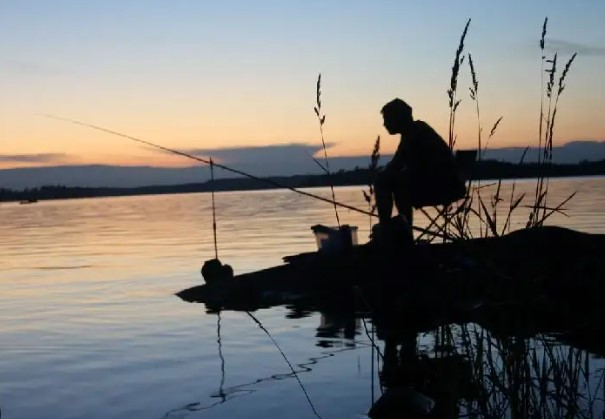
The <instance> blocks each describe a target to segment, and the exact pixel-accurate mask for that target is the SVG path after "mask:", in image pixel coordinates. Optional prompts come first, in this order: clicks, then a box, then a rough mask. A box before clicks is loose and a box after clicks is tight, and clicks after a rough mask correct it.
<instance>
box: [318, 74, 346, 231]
mask: <svg viewBox="0 0 605 419" xmlns="http://www.w3.org/2000/svg"><path fill="white" fill-rule="evenodd" d="M315 97H316V100H315V107H314V108H313V110H314V111H315V115H317V121H318V122H319V133H320V135H321V145H322V146H323V150H324V158H325V162H326V165H325V170H326V172H327V175H328V181H329V184H330V191H331V192H332V202H336V194H335V193H334V182H333V179H332V172H331V170H330V160H329V159H328V150H327V147H326V141H325V139H324V130H323V126H324V124H325V122H326V115H324V114H323V112H322V110H321V73H320V74H319V76H318V77H317V87H316V96H315ZM320 167H321V165H320ZM334 213H335V214H336V224H337V225H338V228H340V217H339V216H338V207H337V206H336V204H334Z"/></svg>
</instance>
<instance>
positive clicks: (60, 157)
mask: <svg viewBox="0 0 605 419" xmlns="http://www.w3.org/2000/svg"><path fill="white" fill-rule="evenodd" d="M66 157H67V154H64V153H37V154H0V162H2V163H61V162H64V161H65V158H66Z"/></svg>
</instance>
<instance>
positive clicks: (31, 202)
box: [19, 199, 38, 205]
mask: <svg viewBox="0 0 605 419" xmlns="http://www.w3.org/2000/svg"><path fill="white" fill-rule="evenodd" d="M36 202H38V200H37V199H24V200H22V201H19V203H20V204H21V205H27V204H35V203H36Z"/></svg>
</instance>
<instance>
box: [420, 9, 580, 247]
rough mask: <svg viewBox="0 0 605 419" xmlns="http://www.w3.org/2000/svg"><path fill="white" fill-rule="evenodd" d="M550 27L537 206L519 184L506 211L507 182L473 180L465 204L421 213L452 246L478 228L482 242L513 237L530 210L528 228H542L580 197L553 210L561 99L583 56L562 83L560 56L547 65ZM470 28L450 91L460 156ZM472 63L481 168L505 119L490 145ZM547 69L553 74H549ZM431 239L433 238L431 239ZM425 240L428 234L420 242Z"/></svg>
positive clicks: (451, 137) (451, 133)
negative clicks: (518, 214) (522, 212)
mask: <svg viewBox="0 0 605 419" xmlns="http://www.w3.org/2000/svg"><path fill="white" fill-rule="evenodd" d="M547 22H548V18H546V19H545V20H544V24H543V26H542V36H541V39H540V49H541V52H542V66H541V86H542V93H541V103H540V121H539V126H538V131H539V136H538V148H539V156H538V163H539V167H540V168H541V171H540V173H541V174H540V177H539V178H538V180H537V182H536V186H535V193H534V199H533V202H532V203H530V204H529V205H523V206H522V205H521V204H522V203H523V201H524V199H525V198H526V196H525V194H520V193H517V192H516V181H513V184H512V187H511V192H510V196H509V197H508V206H507V207H504V208H501V203H503V202H505V201H506V200H507V199H506V198H505V197H504V196H503V193H502V180H501V179H500V180H497V181H495V182H492V183H489V184H482V182H481V181H480V180H473V179H472V178H471V179H469V180H468V183H467V193H466V195H465V197H464V199H463V200H462V201H460V202H458V203H456V204H453V205H450V206H448V207H446V208H444V209H443V210H441V211H439V210H438V211H437V215H436V216H431V215H429V214H428V212H427V211H426V210H424V209H421V211H422V212H423V213H424V215H425V216H426V217H427V218H428V219H429V220H430V224H429V227H428V230H430V231H431V232H433V233H437V234H440V235H441V236H445V237H446V239H447V240H458V239H468V238H473V231H472V229H471V226H476V225H478V230H479V235H480V236H481V237H488V236H500V235H503V234H505V233H506V232H507V231H510V228H511V215H512V214H513V212H515V211H516V210H517V209H518V208H520V207H524V208H529V209H530V214H529V219H528V221H527V223H526V227H527V228H529V227H538V226H542V225H543V224H544V221H545V220H546V219H548V217H550V216H551V215H553V214H554V213H557V212H563V205H565V204H566V203H567V202H568V201H569V200H570V199H571V198H572V197H573V196H574V195H575V194H571V195H570V196H569V197H567V198H566V199H565V200H563V201H562V202H561V203H559V204H557V205H555V206H549V205H547V195H548V186H549V174H550V168H551V164H552V149H553V139H554V127H555V120H556V116H557V107H558V104H559V99H560V97H561V94H562V93H563V91H564V90H565V86H566V85H565V80H566V77H567V75H568V73H569V70H570V68H571V65H572V63H573V62H574V60H575V58H576V55H577V54H573V55H572V56H571V58H570V59H569V60H568V61H567V63H566V64H565V66H564V68H563V71H562V72H561V73H560V75H559V76H558V79H557V74H558V73H557V59H558V54H557V53H555V54H554V55H553V56H552V58H550V59H547V57H546V55H545V36H546V27H547ZM469 25H470V19H469V20H468V21H467V22H466V25H465V27H464V30H463V32H462V36H461V37H460V40H459V44H458V48H457V50H456V55H455V58H454V64H453V66H452V74H451V78H450V86H449V89H448V90H447V94H448V105H449V111H450V112H449V130H448V145H449V146H450V149H451V150H452V152H454V149H455V146H456V140H457V135H456V132H455V128H456V113H457V111H458V108H459V106H460V103H461V99H460V98H459V96H458V86H459V83H458V81H459V76H460V70H461V68H462V65H463V63H464V59H465V56H466V55H465V53H464V44H465V40H466V35H467V33H468V29H469ZM468 63H469V70H470V75H471V86H470V87H469V94H470V99H471V100H472V101H473V102H474V104H475V113H476V117H477V162H478V163H480V162H481V160H482V159H483V156H484V154H485V152H486V150H487V149H488V146H489V143H490V140H491V139H492V137H493V136H494V134H495V133H496V130H497V128H498V126H499V125H500V122H501V121H502V117H499V118H498V119H497V120H496V122H495V123H494V124H493V125H492V128H491V130H490V132H489V135H488V137H487V140H486V141H485V142H484V136H483V126H482V122H481V109H480V105H479V80H478V76H477V71H476V67H475V62H474V61H473V57H472V55H471V54H470V53H469V54H468ZM546 66H547V68H545V67H546ZM545 74H547V75H548V79H547V80H546V81H545V77H544V76H545ZM528 149H529V147H528V148H527V149H526V150H525V152H524V153H523V155H522V157H521V160H520V162H519V164H522V163H523V161H524V159H525V156H526V153H527V150H528ZM494 187H495V191H494ZM486 189H489V190H490V191H491V192H490V195H489V196H485V190H486ZM502 209H504V211H506V213H505V214H504V215H503V216H502V215H500V216H499V214H501V210H502ZM502 220H503V221H502ZM428 235H429V236H430V234H428ZM423 236H424V234H423V235H422V236H420V237H423ZM432 239H434V237H432V238H429V240H432Z"/></svg>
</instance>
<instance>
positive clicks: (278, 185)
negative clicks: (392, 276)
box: [41, 114, 444, 237]
mask: <svg viewBox="0 0 605 419" xmlns="http://www.w3.org/2000/svg"><path fill="white" fill-rule="evenodd" d="M41 116H44V117H46V118H50V119H55V120H58V121H63V122H69V123H72V124H75V125H80V126H82V127H87V128H91V129H94V130H97V131H101V132H105V133H108V134H111V135H116V136H118V137H122V138H126V139H128V140H131V141H135V142H137V143H141V144H145V145H147V146H150V147H153V148H157V149H159V150H162V151H166V152H168V153H172V154H176V155H177V156H181V157H186V158H188V159H192V160H195V161H198V162H201V163H204V164H207V165H210V166H211V167H212V166H214V167H219V168H221V169H223V170H226V171H228V172H231V173H235V174H238V175H241V176H244V177H247V178H250V179H254V180H258V181H260V182H264V183H267V184H269V185H271V186H274V187H276V188H280V189H288V190H290V191H292V192H295V193H298V194H300V195H304V196H307V197H309V198H314V199H318V200H320V201H323V202H327V203H329V204H332V205H337V206H339V207H342V208H346V209H348V210H351V211H355V212H358V213H360V214H364V215H369V216H371V217H376V216H377V215H376V214H375V213H373V212H370V211H366V210H363V209H361V208H357V207H354V206H352V205H348V204H343V203H342V202H338V201H336V200H332V199H329V198H324V197H323V196H320V195H316V194H313V193H311V192H307V191H303V190H300V189H298V188H294V187H292V186H287V185H284V184H281V183H279V182H276V181H274V180H272V179H270V178H261V177H258V176H255V175H251V174H250V173H246V172H243V171H241V170H238V169H234V168H232V167H229V166H225V165H224V164H220V163H216V162H214V161H212V159H204V158H202V157H198V156H194V155H192V154H189V153H186V152H184V151H179V150H174V149H172V148H168V147H164V146H162V145H159V144H155V143H152V142H151V141H147V140H142V139H140V138H137V137H133V136H132V135H128V134H124V133H121V132H118V131H114V130H111V129H108V128H103V127H101V126H98V125H93V124H89V123H87V122H82V121H78V120H75V119H70V118H64V117H61V116H56V115H50V114H41ZM411 228H412V229H413V230H416V231H419V232H421V233H425V234H429V235H432V236H438V237H444V236H443V235H441V234H440V233H435V232H432V231H429V230H426V229H424V228H420V227H415V226H411Z"/></svg>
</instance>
